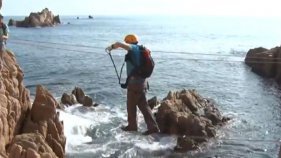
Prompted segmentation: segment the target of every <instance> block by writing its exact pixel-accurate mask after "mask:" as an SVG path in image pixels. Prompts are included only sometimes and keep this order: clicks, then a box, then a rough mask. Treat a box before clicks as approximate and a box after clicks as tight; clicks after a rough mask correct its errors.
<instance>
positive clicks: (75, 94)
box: [61, 87, 98, 107]
mask: <svg viewBox="0 0 281 158" xmlns="http://www.w3.org/2000/svg"><path fill="white" fill-rule="evenodd" d="M61 103H62V104H63V105H66V106H71V105H74V104H77V103H80V104H82V105H83V106H87V107H89V106H97V105H98V104H97V103H95V102H94V101H93V99H92V98H91V97H90V96H87V95H85V93H84V91H83V90H82V88H80V87H75V88H74V90H72V94H70V95H68V94H67V93H63V95H62V97H61Z"/></svg>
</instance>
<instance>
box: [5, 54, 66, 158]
mask: <svg viewBox="0 0 281 158" xmlns="http://www.w3.org/2000/svg"><path fill="white" fill-rule="evenodd" d="M0 53H1V54H2V55H3V58H0V157H4V158H5V157H12V158H17V157H19V158H21V157H23V158H25V157H27V158H33V157H34V158H37V157H50V158H56V157H59V158H63V157H64V152H65V151H64V148H65V142H66V138H65V136H64V132H63V122H60V121H59V113H57V112H56V108H57V106H58V103H57V102H56V100H55V99H54V98H53V96H52V95H51V94H50V93H49V92H48V91H47V89H45V88H44V87H42V86H38V87H37V89H36V96H35V100H34V102H33V105H31V101H30V96H29V91H28V90H27V89H26V88H25V86H24V84H23V76H24V75H23V71H22V70H21V69H20V66H19V65H18V64H17V62H16V58H15V56H14V54H13V53H12V52H10V51H5V52H0ZM0 57H1V56H0ZM49 136H50V137H52V139H51V140H52V142H51V143H50V144H48V141H47V139H48V137H49ZM54 144H55V145H54ZM52 147H54V148H53V149H52ZM55 148H56V149H55ZM7 149H8V150H7Z"/></svg>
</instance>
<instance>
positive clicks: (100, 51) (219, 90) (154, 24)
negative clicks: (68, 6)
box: [5, 16, 281, 158]
mask: <svg viewBox="0 0 281 158" xmlns="http://www.w3.org/2000/svg"><path fill="white" fill-rule="evenodd" d="M76 17H77V16H68V17H66V16H65V17H64V16H62V17H61V21H62V23H63V24H61V25H59V26H56V27H50V28H16V27H10V39H9V41H8V42H7V47H8V48H9V49H11V50H12V51H13V52H14V53H15V55H16V57H17V60H18V62H19V63H20V66H21V67H22V69H23V71H24V75H25V76H24V83H25V85H26V87H27V88H28V89H29V90H30V93H31V98H34V96H35V89H36V85H38V84H42V85H44V86H45V87H46V88H47V89H48V90H49V91H50V92H51V93H52V94H53V95H54V96H55V97H56V98H57V99H58V101H60V98H61V96H62V94H63V93H64V92H66V93H71V91H72V90H73V89H74V87H75V86H79V87H81V88H82V89H84V91H85V93H86V94H87V95H90V96H91V97H92V98H94V100H95V101H96V102H97V103H99V104H100V106H98V107H97V108H84V107H82V106H81V105H75V106H72V107H69V108H67V109H65V111H61V112H60V113H61V115H60V116H61V120H63V121H64V128H65V135H66V137H67V144H66V154H67V157H68V158H95V157H112V158H113V157H196V158H206V157H219V158H241V157H243V158H277V154H278V151H279V147H280V142H279V140H280V137H281V135H280V133H281V104H280V103H281V100H280V89H279V87H278V86H277V85H276V83H275V82H274V80H272V79H265V78H262V77H260V76H258V75H256V74H254V73H253V72H251V70H250V68H249V67H248V66H246V65H245V64H244V62H243V60H244V57H245V55H246V53H247V51H248V50H249V49H251V48H255V47H260V46H262V47H265V48H272V47H275V46H280V44H281V40H280V37H281V29H280V28H281V19H280V18H279V19H278V18H250V17H172V16H171V17H169V16H167V17H161V16H159V17H149V16H137V17H121V16H116V17H114V16H97V17H95V16H94V19H88V18H87V16H79V19H77V18H76ZM5 18H6V19H5V20H6V21H8V19H9V17H5ZM13 18H16V19H23V17H13ZM128 33H135V34H137V35H138V36H139V38H140V44H143V45H145V46H147V47H148V48H150V49H151V50H152V55H153V57H154V60H155V62H156V67H155V70H154V73H153V75H152V77H151V78H150V91H149V92H148V98H151V97H153V96H157V97H158V99H162V98H164V97H165V96H166V95H167V94H168V92H169V91H176V90H182V89H196V90H197V91H198V92H199V93H200V94H201V95H202V96H204V97H207V98H212V99H214V100H215V101H216V102H217V104H218V108H219V110H220V111H221V112H222V113H223V115H225V116H228V117H231V118H232V119H231V121H230V122H229V123H228V124H227V125H226V126H224V127H223V128H221V129H220V130H219V131H218V136H217V138H215V139H212V140H210V141H209V142H208V143H206V144H204V145H202V146H201V148H200V150H198V151H192V152H187V153H175V152H173V147H174V146H175V144H176V137H175V136H168V135H160V136H159V139H154V138H153V137H151V136H148V137H147V136H142V135H141V134H140V132H142V131H145V130H146V125H145V123H144V120H143V117H142V115H141V113H140V112H138V118H139V119H138V122H139V131H140V132H135V133H127V132H123V131H121V130H120V126H121V125H126V117H127V114H126V91H125V90H123V89H121V88H120V86H119V85H118V80H117V76H116V74H115V71H114V67H113V64H112V62H111V60H110V58H109V56H108V54H106V53H105V51H104V49H105V48H106V47H107V46H108V45H110V44H112V43H113V42H116V41H122V40H123V38H124V36H125V35H126V34H128ZM124 54H125V52H124V51H123V50H121V49H119V50H115V51H113V53H112V56H113V58H114V61H115V64H116V65H117V68H118V70H119V69H120V67H121V65H122V63H123V58H124ZM123 76H125V73H124V74H123ZM122 80H123V81H124V80H125V78H124V77H123V79H122Z"/></svg>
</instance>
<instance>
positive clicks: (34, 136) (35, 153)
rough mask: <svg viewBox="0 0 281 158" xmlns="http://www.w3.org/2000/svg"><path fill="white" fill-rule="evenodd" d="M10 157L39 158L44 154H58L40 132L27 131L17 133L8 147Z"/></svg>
mask: <svg viewBox="0 0 281 158" xmlns="http://www.w3.org/2000/svg"><path fill="white" fill-rule="evenodd" d="M8 152H9V153H10V154H9V158H33V157H34V158H37V157H39V158H40V157H41V155H43V154H46V153H47V154H49V155H50V156H51V158H57V157H58V156H57V155H56V154H55V153H54V152H53V149H52V148H50V146H49V145H48V144H47V142H46V141H45V138H44V137H43V136H42V135H41V134H40V133H26V134H21V135H17V136H15V137H14V139H13V140H12V142H11V145H10V146H9V148H8Z"/></svg>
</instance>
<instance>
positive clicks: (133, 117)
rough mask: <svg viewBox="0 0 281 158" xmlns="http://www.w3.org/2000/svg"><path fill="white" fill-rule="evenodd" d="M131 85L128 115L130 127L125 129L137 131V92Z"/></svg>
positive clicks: (128, 98) (128, 94) (128, 93)
mask: <svg viewBox="0 0 281 158" xmlns="http://www.w3.org/2000/svg"><path fill="white" fill-rule="evenodd" d="M133 88H134V87H132V86H131V85H129V87H128V92H127V113H128V126H127V127H125V128H123V130H125V131H137V129H138V126H137V105H136V103H137V102H136V100H137V96H136V92H135V91H134V89H133Z"/></svg>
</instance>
